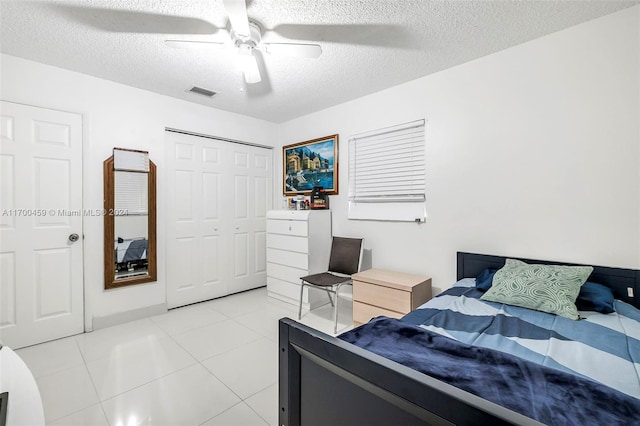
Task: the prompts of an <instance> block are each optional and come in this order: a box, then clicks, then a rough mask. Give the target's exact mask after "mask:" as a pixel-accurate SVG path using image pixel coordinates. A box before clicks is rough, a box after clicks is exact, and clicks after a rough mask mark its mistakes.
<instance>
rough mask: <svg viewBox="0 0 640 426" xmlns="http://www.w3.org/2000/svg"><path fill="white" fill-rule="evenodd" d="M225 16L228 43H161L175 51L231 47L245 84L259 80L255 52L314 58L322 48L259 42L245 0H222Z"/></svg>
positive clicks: (313, 45)
mask: <svg viewBox="0 0 640 426" xmlns="http://www.w3.org/2000/svg"><path fill="white" fill-rule="evenodd" d="M222 3H223V5H224V9H225V11H226V12H227V15H228V16H229V23H230V25H231V31H230V32H229V35H230V41H229V42H215V41H190V40H165V43H166V44H167V45H168V46H171V47H178V48H203V47H204V48H225V47H227V48H229V47H230V48H232V49H236V50H237V53H238V61H239V63H240V66H241V69H242V71H243V74H244V80H245V81H246V82H247V84H255V83H259V82H260V81H262V77H261V75H260V68H259V67H258V62H257V60H256V56H255V55H256V51H261V52H265V53H268V54H272V55H278V56H289V57H297V58H313V59H315V58H318V57H320V55H321V54H322V48H321V47H320V46H319V45H317V44H307V43H263V42H262V31H261V29H260V27H259V26H258V24H257V23H255V22H253V21H251V20H249V16H248V14H247V5H246V3H245V0H222Z"/></svg>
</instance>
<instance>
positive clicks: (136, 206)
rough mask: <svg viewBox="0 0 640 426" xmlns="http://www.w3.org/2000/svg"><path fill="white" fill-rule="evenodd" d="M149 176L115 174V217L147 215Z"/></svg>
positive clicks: (126, 173) (119, 172)
mask: <svg viewBox="0 0 640 426" xmlns="http://www.w3.org/2000/svg"><path fill="white" fill-rule="evenodd" d="M148 180H149V174H148V173H140V172H123V171H116V172H115V206H114V207H115V209H116V214H117V215H122V214H126V215H145V214H148V213H149V211H148V210H149V207H148V205H149V203H148V198H149V197H148V191H149V185H148V183H149V182H148Z"/></svg>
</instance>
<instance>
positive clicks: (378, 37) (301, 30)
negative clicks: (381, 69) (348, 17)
mask: <svg viewBox="0 0 640 426" xmlns="http://www.w3.org/2000/svg"><path fill="white" fill-rule="evenodd" d="M271 31H274V32H276V33H278V34H279V35H281V36H283V37H286V38H289V39H292V40H309V41H315V42H321V41H329V42H333V43H348V44H359V45H367V46H387V47H414V46H411V37H410V34H409V33H408V30H407V29H406V28H405V27H403V26H402V25H394V24H280V25H276V26H275V27H274V28H272V29H271Z"/></svg>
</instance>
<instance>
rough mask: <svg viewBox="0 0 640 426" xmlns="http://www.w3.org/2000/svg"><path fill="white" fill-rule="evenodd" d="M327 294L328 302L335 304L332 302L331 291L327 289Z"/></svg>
mask: <svg viewBox="0 0 640 426" xmlns="http://www.w3.org/2000/svg"><path fill="white" fill-rule="evenodd" d="M327 296H329V302H331V306H335V305H334V303H333V298H332V297H331V292H330V291H329V290H327Z"/></svg>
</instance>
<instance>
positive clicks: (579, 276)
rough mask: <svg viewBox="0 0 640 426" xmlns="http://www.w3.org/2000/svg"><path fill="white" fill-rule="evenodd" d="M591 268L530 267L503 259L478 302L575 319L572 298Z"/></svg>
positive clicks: (576, 312) (576, 317)
mask: <svg viewBox="0 0 640 426" xmlns="http://www.w3.org/2000/svg"><path fill="white" fill-rule="evenodd" d="M592 271H593V268H592V267H591V266H559V265H533V264H531V265H530V264H528V263H524V262H521V261H519V260H515V259H507V261H506V263H505V265H504V268H502V269H499V270H498V272H496V274H495V276H494V277H493V285H492V286H491V288H490V289H489V290H487V292H486V293H485V294H483V295H482V297H481V299H482V300H487V301H491V302H499V303H504V304H507V305H514V306H520V307H523V308H529V309H535V310H538V311H543V312H548V313H550V314H556V315H560V316H563V317H566V318H569V319H572V320H577V319H578V309H577V308H576V305H575V303H576V298H577V297H578V293H579V292H580V287H581V286H582V284H584V282H585V281H586V280H587V278H589V275H591V272H592Z"/></svg>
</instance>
